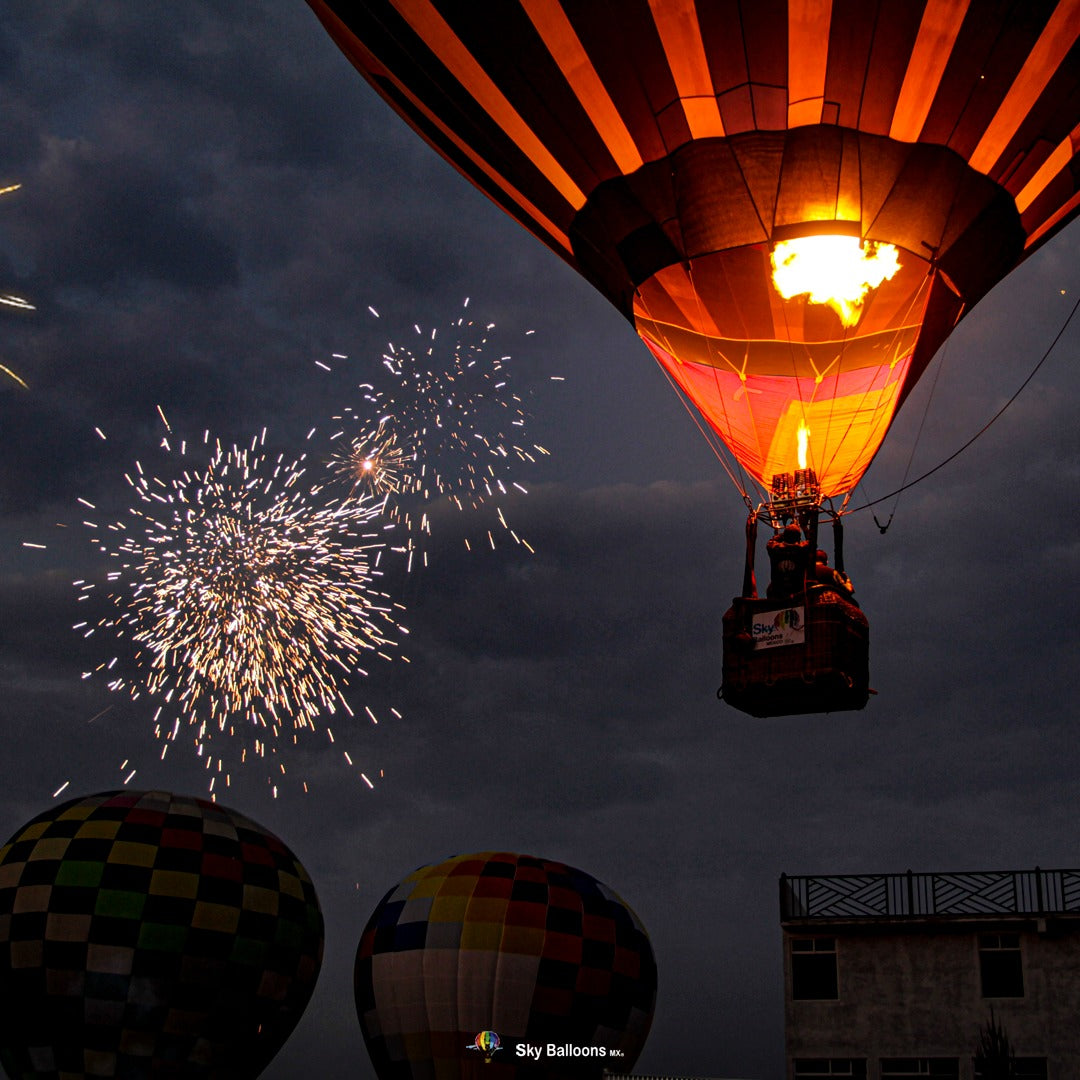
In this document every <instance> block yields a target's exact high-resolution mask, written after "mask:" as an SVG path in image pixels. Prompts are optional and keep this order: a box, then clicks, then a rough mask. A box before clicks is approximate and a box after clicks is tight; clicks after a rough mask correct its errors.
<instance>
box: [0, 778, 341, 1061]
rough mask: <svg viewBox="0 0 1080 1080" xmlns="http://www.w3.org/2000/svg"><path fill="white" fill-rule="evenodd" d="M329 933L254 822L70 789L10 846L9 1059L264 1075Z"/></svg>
mask: <svg viewBox="0 0 1080 1080" xmlns="http://www.w3.org/2000/svg"><path fill="white" fill-rule="evenodd" d="M322 943H323V921H322V914H321V912H320V910H319V903H318V899H317V898H316V896H315V889H314V887H313V886H312V883H311V879H310V878H309V877H308V874H307V872H306V871H305V870H304V868H303V866H301V865H300V862H299V861H298V860H297V858H296V856H295V855H293V853H292V852H291V851H290V850H289V849H288V848H287V847H286V846H285V845H284V844H283V843H282V842H281V841H280V840H279V839H278V838H277V837H276V836H274V835H273V834H272V833H269V832H267V831H266V829H264V828H262V827H261V826H259V825H257V824H255V822H253V821H251V820H250V819H248V818H246V817H243V816H241V815H240V814H237V813H235V812H234V811H232V810H227V809H225V808H224V807H222V806H219V805H216V804H214V803H210V802H205V801H203V800H202V799H194V798H187V797H185V796H182V795H170V794H167V793H165V792H160V791H153V792H135V791H118V792H105V793H103V794H99V795H89V796H86V797H85V798H81V799H74V800H72V801H71V802H67V803H64V804H63V805H61V806H56V807H54V808H52V809H50V810H48V811H47V812H45V813H43V814H39V815H38V816H37V817H36V818H34V820H33V821H31V822H29V823H28V824H26V825H24V826H23V827H22V828H21V829H19V830H18V831H17V832H16V833H15V835H14V836H13V837H12V838H11V839H10V840H9V841H8V842H7V843H6V844H5V845H4V847H3V848H0V1061H2V1062H3V1066H4V1068H5V1069H6V1070H7V1074H8V1075H9V1076H11V1077H19V1078H25V1080H30V1078H33V1080H67V1078H72V1080H74V1078H78V1077H100V1076H109V1077H117V1078H128V1080H133V1078H136V1077H138V1078H147V1080H148V1078H149V1077H151V1076H153V1077H155V1078H157V1077H177V1078H179V1077H205V1078H207V1080H209V1078H221V1080H225V1078H230V1080H232V1078H247V1077H255V1076H258V1074H259V1073H260V1072H261V1071H262V1070H263V1069H264V1068H265V1067H266V1065H267V1064H268V1063H269V1061H270V1059H271V1058H272V1057H273V1056H274V1054H276V1053H277V1051H278V1050H279V1049H280V1047H281V1045H282V1044H283V1043H284V1041H285V1040H286V1039H287V1038H288V1036H289V1034H290V1032H291V1031H292V1029H293V1028H294V1027H295V1025H296V1022H297V1020H299V1018H300V1015H301V1014H302V1013H303V1011H304V1007H305V1006H306V1005H307V1003H308V1000H309V998H310V997H311V993H312V990H313V989H314V987H315V980H316V979H317V978H318V974H319V966H320V963H321V961H322Z"/></svg>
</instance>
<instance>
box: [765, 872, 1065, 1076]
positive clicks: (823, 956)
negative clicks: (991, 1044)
mask: <svg viewBox="0 0 1080 1080" xmlns="http://www.w3.org/2000/svg"><path fill="white" fill-rule="evenodd" d="M780 918H781V927H782V930H783V944H784V1010H785V1032H786V1037H785V1041H786V1065H787V1080H806V1078H808V1077H813V1078H814V1080H822V1078H824V1077H849V1078H857V1080H864V1078H865V1080H900V1078H901V1077H903V1078H905V1080H908V1078H912V1077H920V1078H930V1077H936V1078H941V1080H944V1078H950V1080H978V1078H980V1077H986V1078H989V1077H991V1076H996V1075H998V1074H995V1073H992V1072H991V1071H990V1068H989V1066H988V1065H984V1064H983V1063H981V1062H978V1063H977V1062H976V1060H975V1055H976V1047H977V1045H978V1042H979V1037H980V1031H981V1030H982V1029H985V1028H986V1026H987V1024H988V1022H989V1020H990V1017H991V1010H992V1012H993V1016H994V1018H995V1021H996V1022H997V1024H999V1025H1000V1027H1001V1028H1002V1029H1003V1030H1004V1032H1005V1034H1006V1035H1007V1036H1008V1039H1009V1042H1010V1043H1011V1046H1012V1052H1013V1055H1014V1058H1015V1062H1014V1071H1013V1072H1011V1073H1005V1074H1002V1075H1007V1076H1010V1077H1013V1078H1015V1080H1078V1078H1080V870H1040V869H1038V868H1036V869H1035V870H1024V871H990V872H986V873H950V874H913V873H911V872H910V871H908V872H907V873H905V874H860V875H845V876H823V877H788V876H787V875H784V876H782V877H781V878H780Z"/></svg>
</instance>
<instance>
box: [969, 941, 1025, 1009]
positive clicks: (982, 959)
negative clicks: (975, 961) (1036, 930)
mask: <svg viewBox="0 0 1080 1080" xmlns="http://www.w3.org/2000/svg"><path fill="white" fill-rule="evenodd" d="M979 975H980V978H981V979H982V996H983V997H1023V996H1024V969H1023V966H1022V965H1021V962H1020V935H1019V934H980V935H979Z"/></svg>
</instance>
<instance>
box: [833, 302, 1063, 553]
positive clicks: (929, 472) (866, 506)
mask: <svg viewBox="0 0 1080 1080" xmlns="http://www.w3.org/2000/svg"><path fill="white" fill-rule="evenodd" d="M1078 309H1080V299H1078V300H1077V301H1076V303H1075V304H1073V306H1072V310H1071V311H1070V312H1069V314H1068V317H1067V318H1066V319H1065V322H1064V323H1062V325H1061V329H1060V330H1059V331H1058V332H1057V333H1056V334H1055V335H1054V340H1053V341H1051V342H1050V344H1049V345H1048V346H1047V347H1046V351H1045V352H1044V353H1043V354H1042V356H1041V357H1039V362H1038V363H1037V364H1036V365H1035V366H1034V367H1033V368H1032V369H1031V371H1030V372H1029V373H1028V376H1027V378H1026V379H1024V381H1023V382H1022V383H1021V384H1020V385H1019V386H1018V387H1017V388H1016V392H1015V393H1014V394H1013V395H1012V397H1010V398H1009V400H1008V401H1006V402H1005V404H1004V405H1002V406H1001V408H1000V409H998V411H997V412H996V413H994V415H993V416H991V417H990V419H989V420H987V421H986V423H985V424H983V426H982V427H981V428H979V430H978V431H976V432H975V434H974V435H972V436H971V438H970V439H968V441H967V442H966V443H964V445H963V446H961V447H959V448H957V449H956V450H954V451H953V452H952V453H951V454H950V455H949V456H948V457H947V458H945V459H944V460H943V461H939V462H938V463H937V464H936V465H935V466H934V467H933V468H932V469H928V470H927V471H926V472H924V473H923V474H922V476H917V477H916V478H915V479H914V480H912V481H911V482H910V483H905V484H903V485H901V486H900V487H898V488H897V489H896V490H895V491H890V492H889V493H888V494H887V495H881V496H880V497H878V498H876V499H871V500H869V501H868V502H865V503H863V505H862V506H857V507H855V509H854V510H851V511H849V513H852V514H854V513H857V512H858V511H860V510H870V508H871V507H874V506H877V504H878V503H883V502H886V501H888V500H889V499H891V498H893V497H894V496H896V495H899V494H900V493H901V492H903V491H907V489H908V488H913V487H914V486H915V485H916V484H921V483H922V482H923V481H924V480H926V479H927V478H929V477H931V476H933V475H934V473H936V472H937V471H938V470H939V469H943V468H945V466H946V465H948V464H949V462H950V461H954V460H955V459H956V458H958V457H959V456H960V455H961V454H962V453H963V452H964V451H965V450H966V449H967V448H968V447H969V446H971V444H972V443H974V442H975V441H976V439H978V438H980V437H981V436H982V435H985V434H986V432H987V431H989V430H990V428H991V427H992V426H993V425H994V423H995V422H996V421H998V420H999V419H1001V416H1002V415H1003V414H1004V412H1005V410H1006V409H1008V408H1009V406H1010V405H1012V403H1013V402H1014V401H1016V399H1017V398H1018V397H1019V396H1020V395H1021V394H1022V393H1023V392H1024V390H1025V389H1026V388H1027V385H1028V383H1029V382H1031V380H1032V379H1034V378H1035V376H1036V375H1037V374H1038V373H1039V369H1040V368H1041V367H1042V366H1043V364H1045V363H1046V361H1047V360H1048V359H1049V358H1050V354H1051V353H1052V352H1053V351H1054V348H1055V347H1056V346H1057V343H1058V342H1059V341H1060V340H1061V339H1062V337H1063V336H1064V334H1065V331H1066V330H1068V328H1069V324H1070V323H1071V322H1072V321H1073V318H1074V317H1075V316H1076V312H1077V310H1078ZM874 521H875V522H877V527H878V529H880V530H881V532H882V533H884V532H885V530H886V529H888V527H889V525H891V524H892V515H891V514H890V515H889V520H888V521H887V522H886V523H885V525H884V526H882V524H881V522H879V521H878V520H877V517H876V516H875V517H874Z"/></svg>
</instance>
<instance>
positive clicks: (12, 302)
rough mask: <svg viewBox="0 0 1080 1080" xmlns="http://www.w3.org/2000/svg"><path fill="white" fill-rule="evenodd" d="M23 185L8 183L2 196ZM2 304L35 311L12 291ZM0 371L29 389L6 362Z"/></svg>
mask: <svg viewBox="0 0 1080 1080" xmlns="http://www.w3.org/2000/svg"><path fill="white" fill-rule="evenodd" d="M21 187H22V184H8V185H7V187H2V188H0V196H3V195H8V194H10V193H11V192H13V191H18V190H19V188H21ZM0 304H6V305H7V306H8V307H14V308H21V309H22V310H23V311H33V310H34V305H33V304H31V303H30V301H29V300H24V299H23V298H22V297H21V296H12V295H11V294H10V293H0ZM0 372H3V373H4V374H5V375H7V376H8V377H9V378H11V379H13V380H14V381H15V382H17V383H18V384H19V385H20V386H21V387H22V388H23V389H24V390H28V389H29V387H28V386H27V385H26V383H25V382H23V380H22V379H20V378H19V376H18V375H16V374H15V372H14V371H12V370H11V368H9V367H7V365H5V364H0Z"/></svg>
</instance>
